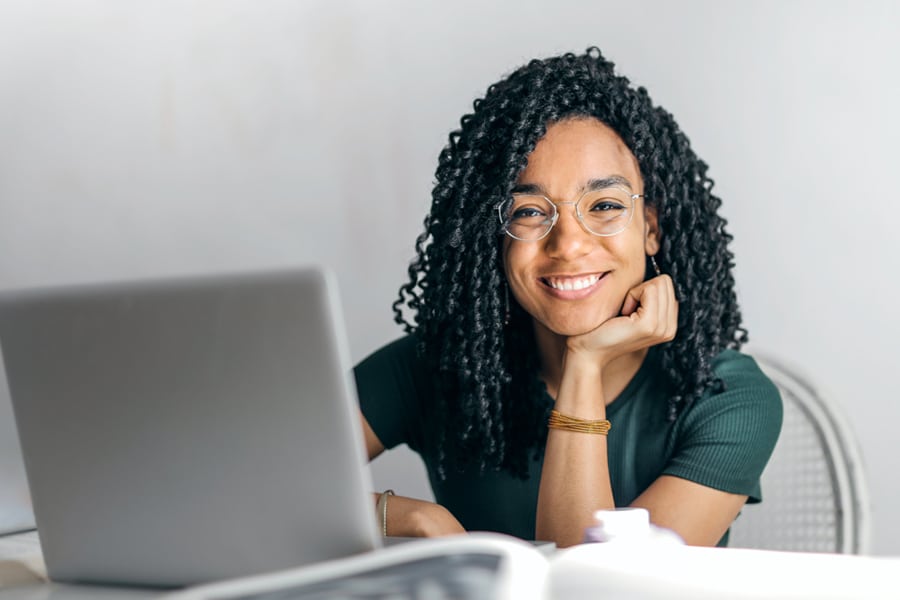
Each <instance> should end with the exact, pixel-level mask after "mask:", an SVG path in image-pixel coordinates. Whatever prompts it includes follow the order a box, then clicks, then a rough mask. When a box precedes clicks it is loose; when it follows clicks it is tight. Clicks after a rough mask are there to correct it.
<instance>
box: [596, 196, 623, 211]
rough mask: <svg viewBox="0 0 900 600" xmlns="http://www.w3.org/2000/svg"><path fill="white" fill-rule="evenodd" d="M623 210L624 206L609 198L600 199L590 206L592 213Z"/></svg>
mask: <svg viewBox="0 0 900 600" xmlns="http://www.w3.org/2000/svg"><path fill="white" fill-rule="evenodd" d="M620 210H625V206H624V205H623V204H622V203H621V202H619V201H617V200H612V199H609V198H602V199H600V200H597V201H596V202H594V203H593V204H592V205H591V211H594V212H611V211H620Z"/></svg>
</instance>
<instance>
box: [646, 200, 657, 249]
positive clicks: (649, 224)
mask: <svg viewBox="0 0 900 600" xmlns="http://www.w3.org/2000/svg"><path fill="white" fill-rule="evenodd" d="M659 239H660V233H659V218H658V215H657V213H656V207H655V206H648V205H646V204H645V205H644V252H646V253H647V256H656V253H657V252H659Z"/></svg>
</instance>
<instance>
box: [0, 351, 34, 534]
mask: <svg viewBox="0 0 900 600" xmlns="http://www.w3.org/2000/svg"><path fill="white" fill-rule="evenodd" d="M31 529H34V514H32V512H31V498H30V496H29V494H28V483H27V482H26V481H25V466H24V465H23V463H22V452H21V450H20V449H19V437H18V435H17V434H16V424H15V422H14V421H13V413H12V405H11V404H10V400H9V392H8V389H7V386H6V374H5V373H4V371H3V364H2V361H0V536H3V535H8V534H12V533H20V532H22V531H28V530H31Z"/></svg>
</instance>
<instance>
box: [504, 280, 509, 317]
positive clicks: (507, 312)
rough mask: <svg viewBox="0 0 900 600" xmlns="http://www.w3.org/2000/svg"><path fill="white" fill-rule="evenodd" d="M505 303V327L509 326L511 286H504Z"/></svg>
mask: <svg viewBox="0 0 900 600" xmlns="http://www.w3.org/2000/svg"><path fill="white" fill-rule="evenodd" d="M503 292H504V303H503V306H504V308H503V326H504V327H505V326H507V325H509V284H506V285H504V286H503Z"/></svg>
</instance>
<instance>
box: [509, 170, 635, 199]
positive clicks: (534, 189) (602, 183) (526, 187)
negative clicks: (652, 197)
mask: <svg viewBox="0 0 900 600" xmlns="http://www.w3.org/2000/svg"><path fill="white" fill-rule="evenodd" d="M611 187H625V188H628V190H629V191H634V190H633V188H632V187H631V182H630V181H628V180H627V179H626V178H625V177H622V176H621V175H610V176H609V177H601V178H599V179H591V180H590V181H588V182H587V184H586V185H585V186H584V187H583V188H582V189H581V193H584V192H594V191H597V190H604V189H606V188H611ZM512 193H513V194H537V195H541V196H546V195H547V192H546V191H544V188H542V187H541V186H539V185H538V184H536V183H518V184H516V185H515V186H513V189H512Z"/></svg>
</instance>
